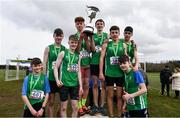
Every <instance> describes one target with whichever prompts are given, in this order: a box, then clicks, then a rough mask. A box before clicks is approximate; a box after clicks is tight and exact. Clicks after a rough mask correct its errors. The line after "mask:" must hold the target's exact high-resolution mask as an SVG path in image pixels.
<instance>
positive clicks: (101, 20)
mask: <svg viewBox="0 0 180 118" xmlns="http://www.w3.org/2000/svg"><path fill="white" fill-rule="evenodd" d="M97 22H103V23H104V25H105V22H104V20H103V19H98V20H97V21H96V22H95V25H96V23H97Z"/></svg>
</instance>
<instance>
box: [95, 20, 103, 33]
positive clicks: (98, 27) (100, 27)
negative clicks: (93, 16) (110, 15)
mask: <svg viewBox="0 0 180 118" xmlns="http://www.w3.org/2000/svg"><path fill="white" fill-rule="evenodd" d="M96 28H97V30H98V31H102V30H103V28H104V23H103V22H100V21H98V22H97V23H96Z"/></svg>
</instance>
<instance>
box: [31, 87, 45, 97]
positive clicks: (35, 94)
mask: <svg viewBox="0 0 180 118" xmlns="http://www.w3.org/2000/svg"><path fill="white" fill-rule="evenodd" d="M43 97H44V91H41V90H36V89H33V90H32V91H31V94H30V98H32V99H43Z"/></svg>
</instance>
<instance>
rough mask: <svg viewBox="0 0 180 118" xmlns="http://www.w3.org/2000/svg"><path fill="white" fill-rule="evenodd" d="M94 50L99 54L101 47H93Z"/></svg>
mask: <svg viewBox="0 0 180 118" xmlns="http://www.w3.org/2000/svg"><path fill="white" fill-rule="evenodd" d="M95 49H96V52H97V53H98V52H101V49H102V48H101V46H100V45H97V46H96V47H95Z"/></svg>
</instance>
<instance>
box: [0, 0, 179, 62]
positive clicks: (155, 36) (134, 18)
mask: <svg viewBox="0 0 180 118" xmlns="http://www.w3.org/2000/svg"><path fill="white" fill-rule="evenodd" d="M86 5H93V6H96V7H98V8H99V9H100V12H99V13H98V14H97V16H96V18H95V19H93V23H94V22H95V21H96V20H97V19H99V18H102V19H104V21H105V23H106V27H105V32H108V33H109V28H110V27H111V26H112V25H117V26H119V27H120V30H121V36H120V37H123V29H124V28H125V27H126V26H127V25H130V26H132V27H133V28H134V35H133V37H132V39H133V40H135V42H136V43H137V45H138V51H139V52H140V53H143V54H144V57H145V59H146V60H147V61H151V62H160V61H164V60H180V0H76V1H75V0H0V59H1V60H0V64H4V63H5V60H6V59H15V58H16V57H18V56H19V57H20V58H21V59H27V58H28V57H30V58H32V57H40V58H41V59H42V57H43V52H44V48H45V47H46V46H47V45H49V44H52V43H53V42H54V40H53V35H52V33H53V30H54V29H55V28H57V27H59V28H62V29H63V31H64V35H65V37H64V39H63V44H64V45H65V46H67V40H68V38H67V37H68V36H69V35H70V34H73V33H75V32H76V29H75V25H74V18H75V17H76V16H83V17H84V18H85V19H86V23H88V22H89V19H88V17H87V14H86ZM67 47H68V46H67Z"/></svg>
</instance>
